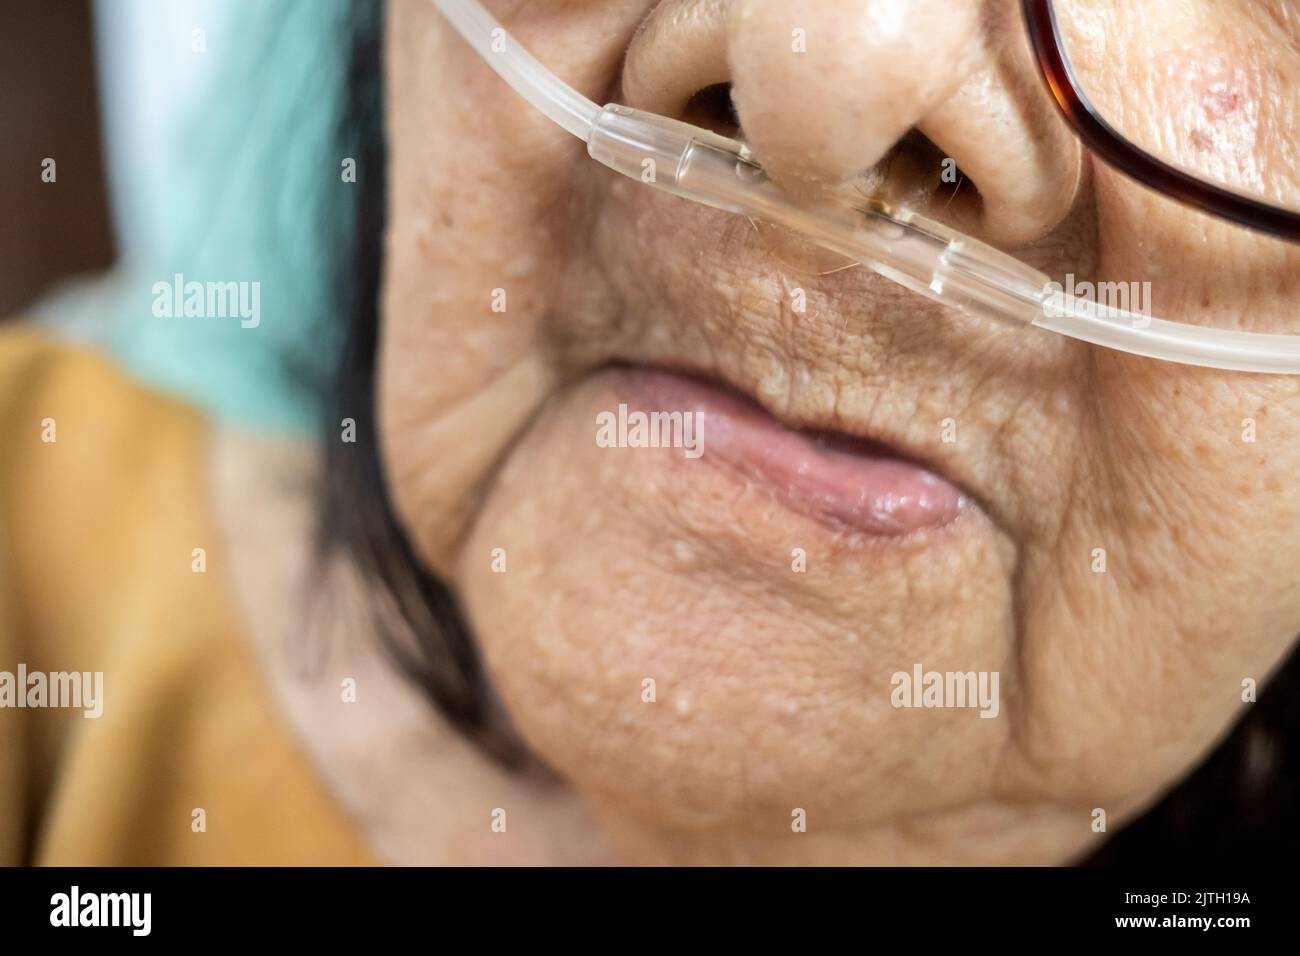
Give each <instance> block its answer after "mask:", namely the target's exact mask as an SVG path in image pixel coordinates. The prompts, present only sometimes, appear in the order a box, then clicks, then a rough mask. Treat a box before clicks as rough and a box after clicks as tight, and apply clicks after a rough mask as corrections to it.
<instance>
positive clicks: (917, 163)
mask: <svg viewBox="0 0 1300 956" xmlns="http://www.w3.org/2000/svg"><path fill="white" fill-rule="evenodd" d="M858 188H859V190H860V191H861V192H862V193H863V194H864V195H865V196H867V197H869V198H872V199H879V200H882V201H884V202H886V203H888V204H889V205H891V206H895V207H900V206H901V207H905V208H908V209H912V210H914V211H916V212H921V213H925V214H927V215H930V216H932V217H933V218H935V219H939V220H941V221H944V222H947V223H949V224H951V225H954V226H965V227H969V226H971V225H973V224H974V223H976V222H978V221H979V219H980V215H981V212H982V210H983V205H984V200H983V197H982V196H981V195H980V191H979V188H978V186H977V185H976V184H975V181H974V180H973V179H971V177H970V176H969V175H968V174H967V173H966V171H965V170H963V169H962V168H961V167H960V166H958V165H957V162H956V160H954V159H953V158H952V157H951V156H948V155H947V154H946V153H945V152H944V151H943V150H942V149H940V148H939V147H938V146H936V145H935V143H934V141H933V140H931V139H930V138H929V137H927V136H926V135H925V134H924V133H922V132H921V131H920V130H918V129H911V130H909V131H908V132H907V134H906V135H904V136H903V137H902V138H901V139H899V141H898V142H897V143H895V144H894V147H893V148H892V149H891V150H890V151H889V152H888V153H887V154H885V156H884V157H883V158H882V159H881V160H880V162H878V163H876V165H874V166H872V167H871V168H870V169H867V170H865V171H864V172H863V173H862V174H861V176H860V177H859V180H858Z"/></svg>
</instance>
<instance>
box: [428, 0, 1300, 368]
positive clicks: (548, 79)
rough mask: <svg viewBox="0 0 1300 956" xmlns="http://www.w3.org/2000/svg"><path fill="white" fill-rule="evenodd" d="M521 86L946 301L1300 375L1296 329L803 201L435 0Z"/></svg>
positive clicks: (1185, 356) (620, 158)
mask: <svg viewBox="0 0 1300 956" xmlns="http://www.w3.org/2000/svg"><path fill="white" fill-rule="evenodd" d="M432 3H433V4H434V5H435V6H436V7H437V8H438V9H439V10H440V11H442V13H443V15H444V16H446V18H447V19H448V21H450V22H451V24H452V25H453V26H454V27H455V28H456V30H457V31H458V32H459V33H460V34H461V36H463V37H464V38H465V40H466V41H467V42H468V43H469V44H470V45H471V46H472V47H473V48H474V49H475V50H476V51H477V52H478V54H479V56H481V57H482V58H483V59H484V60H485V61H486V62H487V64H488V65H489V66H491V67H492V69H494V70H495V71H496V72H497V73H498V74H499V75H500V76H501V77H502V79H504V80H505V81H506V82H507V83H508V84H509V85H510V86H511V87H513V88H514V89H515V90H516V92H518V93H519V94H520V95H521V96H523V97H524V99H526V100H527V101H528V102H529V103H530V104H532V105H533V106H534V107H535V108H536V109H538V110H540V111H541V112H542V113H544V114H545V115H546V116H548V117H549V118H550V119H551V120H553V121H554V122H556V123H557V124H559V125H560V126H562V127H563V128H564V129H566V130H567V131H568V132H570V133H572V134H573V135H574V136H577V137H578V138H579V139H581V140H584V141H585V142H586V143H587V152H588V154H589V155H590V156H591V157H592V158H593V159H596V160H598V161H599V162H601V163H603V164H604V165H606V166H608V167H609V168H611V169H613V170H615V171H617V172H619V173H622V174H623V175H624V176H627V177H629V178H631V179H635V180H637V181H639V182H643V183H646V184H647V185H651V186H654V187H655V188H657V189H660V190H663V191H665V192H670V193H673V194H674V195H678V196H682V197H684V198H687V199H691V200H693V201H695V202H699V203H704V204H705V205H709V206H713V207H715V208H717V209H722V210H725V211H727V212H731V213H737V214H740V215H745V216H749V217H752V218H754V219H758V220H762V221H766V222H770V223H775V224H778V225H781V226H784V227H786V228H789V229H792V230H794V231H796V232H798V233H800V234H802V235H803V236H805V237H807V238H808V239H809V240H811V241H813V242H815V243H817V244H818V245H820V246H822V247H823V248H826V249H829V250H831V251H832V252H835V253H838V254H839V255H842V256H845V257H847V258H850V259H852V260H854V261H856V262H861V263H863V264H864V265H866V266H868V267H869V268H871V269H873V270H874V271H876V272H878V273H879V274H881V275H883V276H885V277H886V278H889V279H891V280H893V281H894V282H897V283H899V284H900V285H903V286H905V287H906V288H908V289H911V290H912V291H914V292H917V293H919V294H921V295H924V296H926V297H928V298H930V299H933V300H935V301H937V302H940V303H942V304H944V305H947V306H950V307H953V308H957V309H960V310H962V311H965V312H968V313H972V314H975V315H980V316H984V317H986V318H991V319H996V320H998V321H1000V322H1006V323H1010V324H1013V325H1017V326H1025V325H1031V324H1032V325H1036V326H1038V327H1040V328H1045V329H1050V330H1052V331H1054V332H1059V333H1061V334H1063V335H1067V336H1070V337H1072V338H1075V339H1080V340H1082V341H1085V342H1091V343H1093V344H1095V345H1100V346H1105V347H1107V348H1112V349H1118V350H1120V351H1124V352H1131V353H1133V354H1136V355H1145V356H1149V357H1151V358H1157V359H1165V360H1167V361H1173V362H1182V363H1186V364H1190V365H1201V366H1208V367H1212V368H1221V369H1231V370H1237V371H1248V372H1277V373H1300V336H1292V335H1265V334H1260V333H1251V332H1240V331H1234V330H1222V329H1206V328H1201V327H1198V326H1191V325H1184V324H1182V323H1177V322H1166V321H1164V320H1161V319H1151V318H1147V317H1146V316H1142V315H1138V314H1134V313H1132V312H1128V311H1125V310H1121V309H1113V308H1109V307H1106V306H1103V305H1098V304H1096V303H1094V302H1091V301H1088V300H1085V299H1080V298H1078V297H1076V296H1072V295H1067V294H1065V293H1064V292H1063V291H1061V290H1060V289H1059V287H1057V288H1056V289H1055V290H1054V289H1053V284H1052V283H1051V281H1050V279H1049V278H1048V276H1047V275H1045V274H1044V273H1042V272H1040V271H1038V270H1036V269H1033V268H1031V267H1029V266H1027V265H1024V264H1023V263H1021V262H1020V261H1019V260H1017V259H1015V258H1014V257H1012V256H1009V255H1007V254H1006V253H1003V252H1001V251H999V250H997V249H994V248H993V247H992V246H989V245H987V244H985V243H982V242H980V241H978V240H976V239H972V238H970V237H968V236H965V235H962V234H961V233H959V232H957V231H955V230H953V229H950V228H949V227H947V226H945V225H943V224H942V223H939V222H935V221H933V220H931V219H927V218H925V217H923V216H920V215H917V214H915V213H912V212H910V211H907V210H895V211H892V212H891V211H887V210H884V209H882V208H875V207H863V206H862V205H861V203H860V202H857V201H856V199H855V197H850V196H845V197H844V202H843V204H841V205H823V206H807V205H805V204H803V203H800V202H798V201H796V200H794V199H792V198H791V197H790V196H789V194H788V193H786V192H785V191H784V190H782V189H781V188H780V187H779V186H777V185H776V184H775V183H773V182H772V181H771V180H770V179H769V178H768V177H767V176H766V174H765V173H764V172H763V170H762V168H761V167H760V166H759V165H758V164H757V163H756V162H755V161H754V160H753V158H752V157H751V156H750V154H749V152H748V150H747V149H746V147H745V146H744V145H743V144H742V143H740V142H738V141H736V140H733V139H728V138H726V137H723V136H719V135H717V134H715V133H711V132H709V131H708V130H704V129H700V128H699V127H696V126H692V125H690V124H688V123H683V122H680V121H678V120H674V119H670V118H668V117H664V116H658V115H655V114H653V113H645V112H642V111H640V110H633V109H629V108H628V107H625V106H619V105H616V104H611V105H608V106H605V107H603V108H601V107H598V106H596V104H595V103H593V102H592V101H591V100H588V99H587V98H586V97H584V96H582V95H581V94H579V93H578V92H577V91H576V90H573V89H572V88H570V87H569V86H568V85H566V84H565V83H563V82H562V81H561V80H560V79H559V78H557V77H556V76H555V75H554V74H553V73H551V72H550V71H549V70H547V69H546V67H545V66H543V65H542V64H541V63H540V62H538V61H537V60H536V59H535V58H534V57H533V56H531V55H530V54H529V53H528V51H527V50H525V49H524V48H523V47H521V46H520V45H519V44H518V43H517V42H516V41H515V40H514V38H513V37H511V36H510V35H509V34H508V33H507V32H506V30H505V29H504V28H503V27H502V26H501V25H500V24H499V23H498V22H497V21H496V20H495V19H493V17H492V16H491V14H489V13H488V12H487V11H486V10H485V9H484V8H483V6H482V4H481V3H479V2H478V0H432Z"/></svg>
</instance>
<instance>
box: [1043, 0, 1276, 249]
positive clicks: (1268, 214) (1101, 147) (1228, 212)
mask: <svg viewBox="0 0 1300 956" xmlns="http://www.w3.org/2000/svg"><path fill="white" fill-rule="evenodd" d="M1024 10H1025V25H1026V26H1027V27H1028V28H1029V38H1030V40H1031V41H1032V43H1033V46H1034V54H1035V56H1037V58H1038V65H1039V67H1040V69H1041V70H1042V73H1043V79H1044V80H1045V81H1046V82H1047V88H1048V90H1049V91H1050V92H1051V94H1052V99H1054V100H1056V105H1057V106H1059V107H1060V109H1061V113H1062V114H1063V115H1064V116H1065V119H1066V122H1068V123H1069V124H1070V126H1071V128H1073V130H1074V132H1075V133H1076V134H1077V135H1078V136H1079V138H1080V139H1081V140H1083V142H1084V145H1086V146H1087V147H1088V148H1089V149H1090V150H1092V152H1094V153H1096V154H1097V156H1099V157H1100V158H1101V159H1102V160H1104V161H1105V162H1106V163H1107V164H1109V165H1111V166H1113V167H1115V168H1116V169H1117V170H1119V171H1120V172H1121V173H1123V174H1124V175H1126V176H1129V177H1131V178H1133V179H1136V180H1137V181H1138V182H1140V183H1142V184H1144V185H1146V186H1149V187H1150V188H1152V189H1154V190H1156V191H1157V192H1161V193H1164V194H1165V195H1166V196H1170V197H1171V198H1173V199H1177V200H1178V201H1179V202H1182V203H1186V204H1187V205H1189V206H1194V207H1196V208H1197V209H1201V210H1203V211H1205V212H1208V213H1210V214H1211V215H1214V216H1219V217H1220V218H1223V219H1228V220H1231V221H1232V222H1236V223H1239V224H1241V225H1243V226H1248V227H1249V228H1251V229H1257V230H1259V231H1260V232H1267V233H1269V234H1271V235H1274V236H1278V237H1279V238H1282V239H1286V240H1288V241H1290V242H1300V212H1295V211H1292V210H1290V209H1283V208H1282V207H1280V206H1272V205H1269V204H1268V203H1265V202H1260V201H1259V200H1257V199H1252V198H1251V197H1249V196H1243V195H1241V194H1240V193H1234V192H1232V191H1230V190H1227V189H1224V188H1223V187H1222V186H1217V185H1215V184H1214V183H1210V182H1206V181H1205V180H1203V179H1198V178H1197V177H1196V176H1193V175H1192V174H1190V173H1188V172H1185V171H1184V170H1181V169H1179V168H1178V167H1176V166H1171V165H1169V164H1168V163H1166V162H1164V161H1163V160H1160V159H1157V158H1156V157H1155V156H1153V155H1151V154H1150V153H1148V152H1147V151H1146V150H1144V149H1142V148H1141V147H1140V146H1137V145H1135V144H1133V143H1132V142H1130V141H1129V140H1128V139H1126V138H1125V137H1124V135H1123V134H1121V133H1120V132H1119V131H1118V130H1116V129H1115V128H1114V127H1113V126H1111V125H1110V124H1109V123H1108V122H1106V120H1105V119H1103V118H1102V116H1101V115H1100V114H1099V113H1098V112H1097V110H1096V108H1095V107H1094V106H1093V105H1092V103H1090V102H1089V101H1088V98H1087V96H1085V95H1084V93H1083V91H1082V90H1081V89H1080V87H1079V81H1078V79H1077V78H1076V77H1075V75H1074V70H1073V69H1072V68H1071V66H1070V61H1069V59H1067V57H1066V56H1065V50H1064V43H1063V42H1062V41H1061V33H1060V30H1059V29H1058V28H1057V25H1056V12H1055V11H1054V10H1053V8H1052V0H1024Z"/></svg>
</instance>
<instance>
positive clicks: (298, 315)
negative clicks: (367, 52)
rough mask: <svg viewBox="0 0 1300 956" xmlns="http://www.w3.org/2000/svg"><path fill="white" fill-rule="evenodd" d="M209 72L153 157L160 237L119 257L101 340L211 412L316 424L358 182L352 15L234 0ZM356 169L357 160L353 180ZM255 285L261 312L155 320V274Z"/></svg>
mask: <svg viewBox="0 0 1300 956" xmlns="http://www.w3.org/2000/svg"><path fill="white" fill-rule="evenodd" d="M221 6H222V15H223V17H225V18H227V20H226V22H225V25H224V29H223V36H225V37H228V38H234V39H236V40H237V41H238V42H237V44H234V43H225V44H223V46H222V48H221V49H213V48H211V47H210V48H209V49H208V50H207V52H206V53H205V54H204V55H206V56H213V57H221V58H222V59H221V61H220V64H219V66H218V67H217V69H216V70H215V72H214V76H215V78H216V81H215V82H212V83H211V84H210V88H208V89H205V90H203V91H202V93H201V96H200V98H199V103H198V106H197V108H191V109H188V110H187V111H186V114H185V115H184V116H183V117H182V118H181V119H180V122H179V123H177V124H176V127H177V129H178V131H179V135H177V136H175V137H174V141H173V142H171V143H169V144H168V147H167V151H166V152H165V154H164V155H163V156H161V157H159V172H160V174H159V176H158V177H157V182H156V188H157V189H159V190H161V191H162V195H163V196H164V197H165V203H164V206H165V209H166V219H165V223H164V226H163V229H162V232H163V234H162V235H160V236H158V237H156V241H155V242H151V243H150V245H151V247H152V248H151V249H150V250H147V251H146V252H145V253H144V254H143V255H141V256H139V257H137V261H131V262H128V263H126V266H125V268H126V269H127V271H128V273H129V277H128V279H127V280H126V281H124V282H120V283H119V286H120V287H121V288H122V289H123V290H124V291H123V292H121V293H119V294H120V295H121V297H122V299H123V300H124V301H122V302H120V303H119V304H118V307H117V308H118V310H119V313H120V315H119V318H120V319H121V321H119V322H118V323H116V324H115V325H114V326H113V331H112V332H111V334H110V336H109V338H108V341H107V342H106V344H107V346H108V347H109V348H110V350H111V351H112V352H113V353H115V354H116V355H117V357H118V358H119V359H120V360H121V361H122V362H123V363H124V364H125V365H126V366H127V367H128V369H129V370H130V371H131V372H132V373H133V374H134V375H136V376H137V377H138V378H140V379H142V380H144V381H146V382H148V383H150V384H152V385H155V386H158V387H161V388H163V389H165V390H169V391H173V392H176V393H179V394H180V395H183V396H185V397H186V398H188V399H190V400H192V401H194V402H195V403H197V404H198V405H200V406H201V407H202V408H204V409H205V410H207V411H208V412H209V413H211V414H212V415H213V416H214V417H215V418H217V419H219V420H221V421H224V422H230V423H234V424H240V425H252V426H255V427H259V428H262V429H267V430H273V431H283V432H305V431H309V430H312V429H313V428H315V427H316V426H317V425H318V423H319V421H320V415H321V401H322V394H323V392H324V389H325V386H326V383H327V381H328V375H329V373H330V371H331V369H332V368H333V366H334V364H335V361H336V355H337V351H338V348H339V346H340V338H341V332H342V324H343V320H342V317H341V316H340V314H339V308H338V304H337V301H336V296H335V286H336V283H337V273H338V270H339V269H340V268H344V267H346V263H345V262H342V261H340V253H339V252H338V249H339V248H341V247H342V246H341V243H340V240H341V239H342V238H343V237H345V236H346V235H347V233H348V231H349V229H350V228H351V212H350V210H351V205H350V197H349V196H348V195H347V194H346V193H345V192H344V191H346V190H349V189H355V188H356V187H355V185H354V184H351V183H348V182H345V181H344V180H343V177H342V175H341V171H342V165H341V164H342V163H343V161H344V159H345V158H346V156H347V153H346V151H345V148H344V145H343V143H344V140H343V138H342V137H341V132H340V126H341V113H342V106H343V103H344V91H345V89H346V84H347V82H348V51H349V37H350V34H351V28H352V20H353V17H354V16H355V10H354V8H353V7H352V4H351V3H350V2H349V0H275V2H265V0H231V2H229V3H228V4H223V5H221ZM364 174H365V171H364V170H360V171H358V177H360V176H362V175H364ZM176 273H181V274H182V275H183V276H184V278H185V280H186V281H198V282H245V281H246V282H258V283H260V299H261V302H260V305H261V316H260V323H259V325H258V326H257V327H256V328H243V327H241V323H240V321H239V319H238V318H237V317H236V318H214V317H202V318H199V317H191V318H185V317H165V318H159V317H157V316H155V315H154V312H153V308H152V306H153V303H154V292H153V287H154V283H157V282H165V283H168V284H170V283H171V282H172V281H173V276H174V275H175V274H176Z"/></svg>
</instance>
